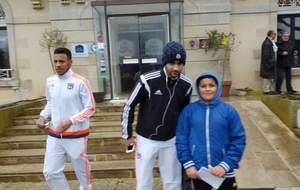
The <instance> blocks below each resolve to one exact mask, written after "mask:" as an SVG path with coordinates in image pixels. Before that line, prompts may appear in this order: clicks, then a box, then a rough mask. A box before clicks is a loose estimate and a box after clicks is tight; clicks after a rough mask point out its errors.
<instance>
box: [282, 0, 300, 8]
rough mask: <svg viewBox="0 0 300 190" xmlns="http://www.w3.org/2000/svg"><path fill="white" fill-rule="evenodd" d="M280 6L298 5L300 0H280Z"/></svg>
mask: <svg viewBox="0 0 300 190" xmlns="http://www.w3.org/2000/svg"><path fill="white" fill-rule="evenodd" d="M278 6H279V7H298V6H300V0H278Z"/></svg>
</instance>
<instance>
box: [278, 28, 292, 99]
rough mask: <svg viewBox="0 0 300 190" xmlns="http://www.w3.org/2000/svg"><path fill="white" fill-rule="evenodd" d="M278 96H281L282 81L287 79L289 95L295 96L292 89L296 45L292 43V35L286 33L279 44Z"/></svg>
mask: <svg viewBox="0 0 300 190" xmlns="http://www.w3.org/2000/svg"><path fill="white" fill-rule="evenodd" d="M277 47H278V52H277V67H276V70H277V72H276V74H277V77H276V94H281V85H282V81H283V79H284V78H285V82H286V89H287V94H294V93H296V92H297V91H295V90H294V89H293V87H292V70H291V68H292V66H293V64H294V45H293V44H292V43H291V42H290V33H289V32H284V33H283V34H282V37H281V40H280V41H279V42H277Z"/></svg>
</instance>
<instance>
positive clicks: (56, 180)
mask: <svg viewBox="0 0 300 190" xmlns="http://www.w3.org/2000/svg"><path fill="white" fill-rule="evenodd" d="M54 64H55V70H56V73H57V75H54V76H52V77H49V78H48V79H47V83H46V99H47V105H46V107H45V108H44V109H43V110H42V112H41V113H40V118H39V119H38V120H37V126H38V127H39V128H47V129H48V138H47V145H46V153H45V160H44V171H43V172H44V176H45V179H46V182H47V184H48V185H49V188H50V189H51V190H69V189H70V187H69V184H68V182H67V180H66V177H65V175H64V173H63V172H64V168H65V163H66V160H67V159H70V160H71V162H72V165H73V168H74V170H75V173H76V176H77V179H78V180H79V183H80V190H92V185H91V181H90V163H89V161H88V158H87V138H88V135H89V118H90V117H91V116H92V115H93V113H94V112H95V101H94V97H93V93H92V90H91V87H90V85H89V82H88V80H86V79H85V78H83V77H82V76H80V75H78V74H76V73H74V72H73V71H72V70H71V65H72V55H71V52H70V51H69V50H68V49H67V48H57V49H55V51H54ZM50 118H51V122H50V124H49V122H48V120H49V119H50Z"/></svg>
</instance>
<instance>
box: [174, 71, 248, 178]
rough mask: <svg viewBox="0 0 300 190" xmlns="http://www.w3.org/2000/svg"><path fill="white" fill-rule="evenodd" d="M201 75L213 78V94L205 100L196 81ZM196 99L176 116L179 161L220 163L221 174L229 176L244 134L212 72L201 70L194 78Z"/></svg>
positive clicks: (185, 164) (236, 163)
mask: <svg viewBox="0 0 300 190" xmlns="http://www.w3.org/2000/svg"><path fill="white" fill-rule="evenodd" d="M205 76H210V77H213V78H215V79H216V81H217V86H218V89H217V93H216V96H215V97H214V98H213V100H211V101H210V102H205V101H204V100H203V99H202V98H201V96H200V94H199V82H200V80H201V79H202V78H204V77H205ZM195 89H196V92H197V94H198V96H199V100H198V101H196V102H193V103H190V104H189V105H187V106H186V107H185V108H184V110H183V111H182V112H181V114H180V116H179V120H178V123H177V130H176V149H177V156H178V159H179V161H180V162H181V163H182V164H183V167H184V168H185V169H187V168H189V167H192V166H194V167H196V168H197V169H200V168H201V167H206V168H207V167H209V166H213V167H214V166H217V165H219V166H221V167H223V168H224V170H225V171H226V173H225V177H233V176H234V175H235V173H234V169H237V168H238V166H239V162H240V160H241V158H242V155H243V152H244V149H245V145H246V134H245V129H244V127H243V124H242V122H241V119H240V117H239V114H238V112H237V111H236V110H235V108H233V107H232V106H231V105H229V104H227V103H225V102H223V101H222V100H221V98H220V96H221V92H222V84H221V82H220V79H219V77H218V76H217V75H216V74H215V73H213V72H204V73H202V74H201V75H200V76H199V77H198V78H197V79H196V87H195Z"/></svg>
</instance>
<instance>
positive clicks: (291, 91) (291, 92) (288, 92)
mask: <svg viewBox="0 0 300 190" xmlns="http://www.w3.org/2000/svg"><path fill="white" fill-rule="evenodd" d="M287 94H297V91H296V90H289V91H287Z"/></svg>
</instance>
